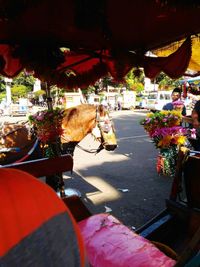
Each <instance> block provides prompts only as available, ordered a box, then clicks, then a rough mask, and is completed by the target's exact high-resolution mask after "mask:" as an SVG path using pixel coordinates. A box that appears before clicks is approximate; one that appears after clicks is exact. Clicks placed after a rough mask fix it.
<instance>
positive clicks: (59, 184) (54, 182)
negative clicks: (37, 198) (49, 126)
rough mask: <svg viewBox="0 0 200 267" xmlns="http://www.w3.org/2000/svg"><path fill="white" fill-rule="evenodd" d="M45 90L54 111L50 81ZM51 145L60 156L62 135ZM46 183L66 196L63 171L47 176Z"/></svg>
mask: <svg viewBox="0 0 200 267" xmlns="http://www.w3.org/2000/svg"><path fill="white" fill-rule="evenodd" d="M45 91H46V97H47V100H46V102H47V107H48V110H50V111H52V110H53V101H52V97H51V90H50V85H49V83H48V82H46V83H45ZM48 145H49V147H51V150H52V151H53V154H54V157H59V156H61V141H60V137H59V136H57V138H56V141H55V142H49V143H48ZM46 183H47V184H49V185H50V186H51V187H53V189H54V190H55V191H57V189H58V190H59V192H60V196H61V197H65V196H66V195H65V183H64V179H63V174H62V173H57V174H56V175H51V176H49V177H46Z"/></svg>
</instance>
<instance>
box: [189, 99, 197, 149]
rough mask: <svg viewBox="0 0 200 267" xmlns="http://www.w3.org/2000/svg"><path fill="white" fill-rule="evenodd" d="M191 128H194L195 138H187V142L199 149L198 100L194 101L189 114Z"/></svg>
mask: <svg viewBox="0 0 200 267" xmlns="http://www.w3.org/2000/svg"><path fill="white" fill-rule="evenodd" d="M191 119H192V120H191V125H190V127H191V128H194V129H195V130H196V133H195V135H196V138H189V142H190V144H191V145H192V147H193V149H194V150H196V151H200V100H199V101H197V102H196V104H195V106H194V109H193V110H192V114H191Z"/></svg>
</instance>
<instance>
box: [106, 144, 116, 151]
mask: <svg viewBox="0 0 200 267" xmlns="http://www.w3.org/2000/svg"><path fill="white" fill-rule="evenodd" d="M104 148H105V150H107V151H114V150H115V149H116V148H117V145H116V144H113V145H111V144H104Z"/></svg>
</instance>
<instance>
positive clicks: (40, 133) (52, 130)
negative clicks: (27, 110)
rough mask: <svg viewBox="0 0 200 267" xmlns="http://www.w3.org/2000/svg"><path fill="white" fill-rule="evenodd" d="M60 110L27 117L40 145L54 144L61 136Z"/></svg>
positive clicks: (41, 112)
mask: <svg viewBox="0 0 200 267" xmlns="http://www.w3.org/2000/svg"><path fill="white" fill-rule="evenodd" d="M63 116H64V111H63V110H62V109H54V110H43V111H38V112H37V113H36V114H34V115H31V116H29V121H30V123H31V124H32V125H33V126H34V128H35V130H36V133H37V137H38V139H39V140H40V141H41V142H42V143H48V142H54V141H56V139H57V138H58V137H59V136H61V135H62V133H63V129H62V119H63Z"/></svg>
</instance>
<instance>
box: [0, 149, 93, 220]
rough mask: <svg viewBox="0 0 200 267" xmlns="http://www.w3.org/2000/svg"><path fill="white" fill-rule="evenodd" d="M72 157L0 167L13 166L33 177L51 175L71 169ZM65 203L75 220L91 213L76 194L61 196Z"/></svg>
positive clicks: (64, 156) (66, 156)
mask: <svg viewBox="0 0 200 267" xmlns="http://www.w3.org/2000/svg"><path fill="white" fill-rule="evenodd" d="M73 165H74V162H73V157H72V156H71V155H69V154H65V155H62V156H59V157H55V158H43V159H37V160H31V161H25V162H20V163H14V164H8V165H3V166H0V167H2V168H14V169H18V170H22V171H25V172H27V173H30V174H31V175H33V176H34V177H37V178H40V177H43V176H51V175H54V174H56V173H61V172H68V171H70V172H72V171H73ZM62 200H63V201H64V203H65V205H66V206H67V207H68V208H69V209H70V211H71V213H72V215H73V216H74V218H75V220H76V221H80V220H83V219H85V218H87V217H89V216H90V215H91V213H90V211H89V210H88V208H87V207H86V206H85V205H84V203H83V202H82V200H81V199H80V198H79V197H78V196H75V195H74V196H71V197H67V196H66V197H63V198H62Z"/></svg>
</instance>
